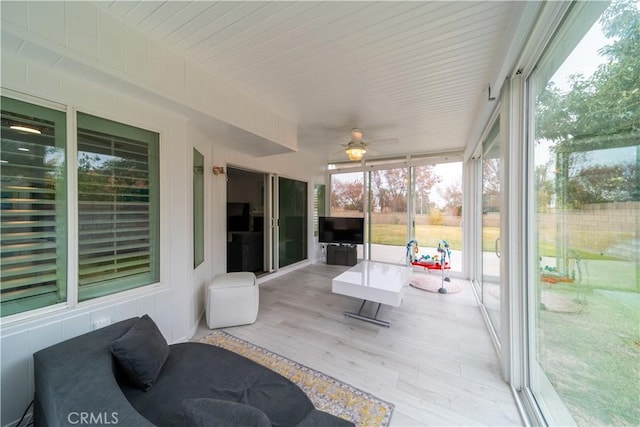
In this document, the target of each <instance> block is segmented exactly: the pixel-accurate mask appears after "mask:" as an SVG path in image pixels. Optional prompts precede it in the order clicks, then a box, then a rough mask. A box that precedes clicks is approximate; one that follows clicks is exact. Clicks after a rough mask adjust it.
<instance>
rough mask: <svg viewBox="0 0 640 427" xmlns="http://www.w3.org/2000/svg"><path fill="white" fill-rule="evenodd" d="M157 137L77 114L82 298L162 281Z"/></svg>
mask: <svg viewBox="0 0 640 427" xmlns="http://www.w3.org/2000/svg"><path fill="white" fill-rule="evenodd" d="M158 167H159V165H158V134H157V133H154V132H150V131H147V130H143V129H139V128H135V127H132V126H127V125H124V124H121V123H116V122H112V121H109V120H105V119H101V118H98V117H94V116H90V115H87V114H82V113H78V242H79V248H78V258H79V265H78V299H79V300H80V301H83V300H87V299H90V298H96V297H99V296H103V295H108V294H112V293H115V292H119V291H122V290H126V289H131V288H135V287H138V286H143V285H147V284H150V283H154V282H157V281H158V280H159V182H158Z"/></svg>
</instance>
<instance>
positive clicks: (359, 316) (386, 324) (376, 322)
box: [344, 300, 391, 328]
mask: <svg viewBox="0 0 640 427" xmlns="http://www.w3.org/2000/svg"><path fill="white" fill-rule="evenodd" d="M366 302H367V300H362V305H360V310H358V312H357V313H351V312H350V311H345V312H344V315H345V316H347V317H352V318H354V319H358V320H362V321H364V322H369V323H373V324H374V325H379V326H384V327H385V328H388V327H389V326H391V323H389V322H385V321H384V320H380V319H378V312H379V311H380V307H381V306H382V303H378V309H377V310H376V314H375V315H374V316H373V317H369V316H365V315H363V314H361V313H362V309H363V308H364V304H365V303H366Z"/></svg>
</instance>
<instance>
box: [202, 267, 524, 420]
mask: <svg viewBox="0 0 640 427" xmlns="http://www.w3.org/2000/svg"><path fill="white" fill-rule="evenodd" d="M346 269H347V267H341V266H330V265H325V264H314V265H310V266H307V267H304V268H302V269H299V270H296V271H294V272H291V273H289V274H286V275H284V276H281V277H278V278H275V279H272V280H270V281H268V282H265V283H263V284H262V285H261V286H260V310H259V313H258V320H257V321H256V323H255V324H253V325H248V326H240V327H233V328H227V329H225V330H226V331H227V332H229V333H231V334H232V335H235V336H237V337H239V338H242V339H245V340H247V341H250V342H252V343H254V344H256V345H259V346H261V347H264V348H266V349H268V350H270V351H273V352H275V353H278V354H281V355H283V356H285V357H288V358H290V359H292V360H295V361H296V362H298V363H302V364H304V365H306V366H308V367H310V368H313V369H316V370H318V371H321V372H323V373H325V374H327V375H330V376H332V377H334V378H336V379H339V380H341V381H343V382H345V383H348V384H351V385H352V386H354V387H357V388H360V389H362V390H365V391H367V392H369V393H371V394H373V395H375V396H378V397H379V398H381V399H384V400H387V401H389V402H392V403H393V404H395V410H394V413H393V418H392V419H391V424H392V425H396V426H432V425H456V426H472V425H491V426H495V425H521V424H522V421H521V419H520V416H519V414H518V411H517V409H516V405H515V403H514V400H513V397H512V395H511V392H510V390H509V387H508V386H507V384H506V383H504V382H503V381H502V379H501V377H500V374H499V366H498V357H497V355H496V353H495V350H494V349H493V346H492V344H491V339H490V337H489V333H488V332H487V330H486V327H485V325H484V322H483V320H482V316H481V314H480V310H479V308H478V306H477V304H476V301H475V298H474V296H473V291H472V290H471V288H470V285H469V283H468V282H466V281H456V280H457V279H452V280H453V281H455V283H458V284H460V285H461V286H462V287H463V290H462V292H460V293H456V294H448V295H440V294H437V293H431V292H425V291H420V290H416V289H413V288H411V287H409V288H408V289H407V292H406V294H405V298H404V300H403V302H402V305H401V306H400V307H389V306H383V307H382V309H381V310H380V314H379V316H378V317H379V318H381V319H383V320H387V321H390V322H391V327H390V328H384V327H380V326H376V325H373V324H370V323H366V322H363V321H360V320H356V319H351V318H347V317H346V316H344V315H343V314H342V313H343V312H344V311H357V310H358V308H359V306H360V301H359V300H357V299H355V298H350V297H346V296H342V295H336V294H332V293H331V279H332V278H333V277H335V276H337V275H338V274H339V273H341V272H342V271H344V270H346ZM208 333H209V330H208V329H207V328H206V325H205V324H204V322H203V324H202V325H201V327H200V328H199V329H198V332H197V333H196V335H195V336H194V337H193V339H194V340H197V339H199V338H201V337H203V336H205V335H206V334H208Z"/></svg>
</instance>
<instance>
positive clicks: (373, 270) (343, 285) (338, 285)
mask: <svg viewBox="0 0 640 427" xmlns="http://www.w3.org/2000/svg"><path fill="white" fill-rule="evenodd" d="M410 275H411V268H409V267H406V266H403V265H397V264H386V263H383V262H375V261H362V262H360V263H358V264H356V265H354V266H353V267H351V268H350V269H349V270H347V271H345V272H344V273H342V274H340V275H339V276H337V277H336V278H334V279H333V280H332V281H331V291H332V292H333V293H335V294H340V295H347V296H350V297H354V298H360V299H362V305H361V306H360V310H358V312H357V313H351V312H345V313H344V314H345V316H348V317H353V318H354V319H359V320H364V321H365V322H370V323H375V324H376V325H380V326H385V327H387V328H388V327H389V326H390V323H389V322H385V321H384V320H380V319H378V312H379V311H380V306H382V304H386V305H391V306H393V307H399V306H400V303H401V302H402V298H403V297H404V292H405V289H406V285H407V284H408V283H409V276H410ZM367 301H371V302H374V303H378V308H377V310H376V314H375V315H374V316H373V317H369V316H365V315H363V314H362V309H363V308H364V305H365V303H366V302H367Z"/></svg>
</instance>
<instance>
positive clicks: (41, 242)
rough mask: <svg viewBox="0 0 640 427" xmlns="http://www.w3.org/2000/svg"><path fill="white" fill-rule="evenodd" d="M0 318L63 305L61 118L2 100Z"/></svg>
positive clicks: (64, 228) (64, 225)
mask: <svg viewBox="0 0 640 427" xmlns="http://www.w3.org/2000/svg"><path fill="white" fill-rule="evenodd" d="M1 140H2V142H1V144H2V145H1V146H0V171H1V177H2V178H1V182H2V184H1V193H2V199H1V203H2V209H1V213H0V219H1V224H0V226H1V227H2V228H1V237H2V239H1V245H0V249H1V253H0V287H1V293H0V302H1V305H0V307H1V314H2V316H8V315H11V314H16V313H21V312H24V311H28V310H33V309H36V308H41V307H46V306H49V305H53V304H57V303H60V302H64V301H66V296H67V288H66V286H67V280H66V276H67V209H66V206H67V195H66V161H65V160H66V150H65V145H66V120H65V113H64V112H62V111H56V110H52V109H49V108H45V107H41V106H37V105H33V104H29V103H26V102H20V101H17V100H14V99H9V98H5V97H2V138H1Z"/></svg>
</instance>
